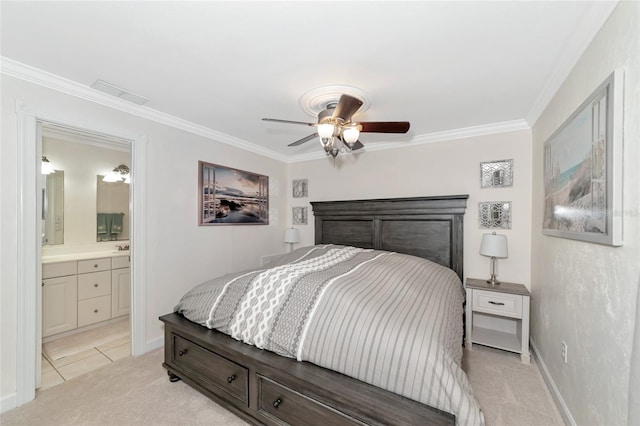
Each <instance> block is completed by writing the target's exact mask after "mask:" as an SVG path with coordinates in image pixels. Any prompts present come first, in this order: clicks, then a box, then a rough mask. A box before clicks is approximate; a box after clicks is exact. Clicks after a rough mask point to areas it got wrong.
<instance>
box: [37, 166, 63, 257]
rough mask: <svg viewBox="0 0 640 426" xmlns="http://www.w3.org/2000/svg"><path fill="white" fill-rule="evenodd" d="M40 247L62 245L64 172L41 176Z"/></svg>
mask: <svg viewBox="0 0 640 426" xmlns="http://www.w3.org/2000/svg"><path fill="white" fill-rule="evenodd" d="M43 178H44V182H43V187H42V221H43V223H42V234H43V235H42V245H43V246H46V245H55V244H63V243H64V171H62V170H56V171H55V173H51V174H48V175H43Z"/></svg>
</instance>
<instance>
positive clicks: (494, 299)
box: [473, 289, 522, 318]
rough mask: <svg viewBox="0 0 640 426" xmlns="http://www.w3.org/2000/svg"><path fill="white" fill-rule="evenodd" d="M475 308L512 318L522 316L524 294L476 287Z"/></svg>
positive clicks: (474, 294)
mask: <svg viewBox="0 0 640 426" xmlns="http://www.w3.org/2000/svg"><path fill="white" fill-rule="evenodd" d="M473 310H474V311H475V312H485V313H488V314H495V315H501V316H507V317H511V318H522V296H521V295H519V294H510V293H499V292H495V291H484V290H478V289H474V290H473Z"/></svg>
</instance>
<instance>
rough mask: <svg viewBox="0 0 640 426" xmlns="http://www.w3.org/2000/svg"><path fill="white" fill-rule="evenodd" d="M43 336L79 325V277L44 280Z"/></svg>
mask: <svg viewBox="0 0 640 426" xmlns="http://www.w3.org/2000/svg"><path fill="white" fill-rule="evenodd" d="M42 284H43V286H42V337H47V336H51V335H53V334H57V333H62V332H63V331H67V330H72V329H74V328H76V327H77V326H78V277H77V275H71V276H68V277H59V278H48V279H46V280H42Z"/></svg>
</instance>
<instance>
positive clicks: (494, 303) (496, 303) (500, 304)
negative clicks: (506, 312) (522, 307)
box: [489, 300, 504, 306]
mask: <svg viewBox="0 0 640 426" xmlns="http://www.w3.org/2000/svg"><path fill="white" fill-rule="evenodd" d="M489 303H491V304H492V305H498V306H504V303H502V302H494V301H493V300H489Z"/></svg>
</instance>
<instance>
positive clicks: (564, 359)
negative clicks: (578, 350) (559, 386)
mask: <svg viewBox="0 0 640 426" xmlns="http://www.w3.org/2000/svg"><path fill="white" fill-rule="evenodd" d="M562 360H563V361H564V363H565V364H566V363H567V343H566V342H562Z"/></svg>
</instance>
